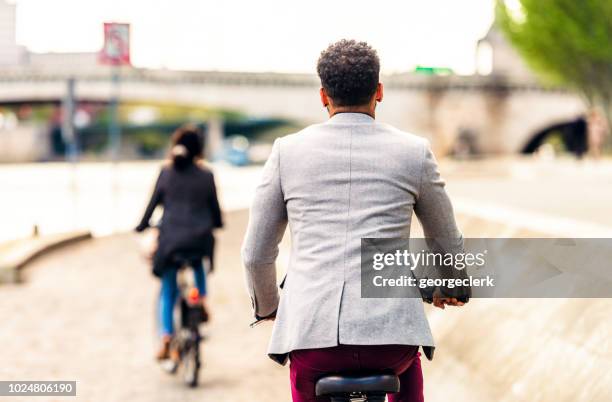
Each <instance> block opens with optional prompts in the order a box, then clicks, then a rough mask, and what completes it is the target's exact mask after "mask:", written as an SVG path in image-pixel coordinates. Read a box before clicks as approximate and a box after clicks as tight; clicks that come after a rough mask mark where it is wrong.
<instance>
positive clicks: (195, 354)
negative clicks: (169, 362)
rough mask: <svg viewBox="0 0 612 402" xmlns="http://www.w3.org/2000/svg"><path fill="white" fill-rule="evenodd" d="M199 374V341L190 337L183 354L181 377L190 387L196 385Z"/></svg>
mask: <svg viewBox="0 0 612 402" xmlns="http://www.w3.org/2000/svg"><path fill="white" fill-rule="evenodd" d="M199 374H200V342H199V340H198V339H197V338H196V339H192V340H191V341H190V342H189V347H188V348H187V350H185V354H184V355H183V379H184V381H185V384H187V385H188V386H190V387H196V386H197V385H198V379H199Z"/></svg>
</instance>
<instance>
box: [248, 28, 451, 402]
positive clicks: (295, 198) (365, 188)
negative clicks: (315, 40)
mask: <svg viewBox="0 0 612 402" xmlns="http://www.w3.org/2000/svg"><path fill="white" fill-rule="evenodd" d="M379 69H380V64H379V59H378V55H377V54H376V51H375V50H373V49H372V48H371V47H370V46H369V45H368V44H367V43H364V42H355V41H348V40H342V41H339V42H337V43H334V44H333V45H331V46H330V47H329V48H327V49H326V50H325V51H323V52H322V53H321V56H320V58H319V61H318V65H317V70H318V74H319V77H320V79H321V84H322V88H321V89H320V97H321V102H322V104H323V106H324V107H325V108H326V109H327V111H328V113H329V116H330V118H329V120H328V121H326V122H325V123H322V124H316V125H312V126H310V127H307V128H305V129H304V130H302V131H300V132H298V133H296V134H293V135H289V136H286V137H283V138H280V139H277V140H276V141H275V143H274V146H273V149H272V153H271V155H270V158H269V159H268V161H267V163H266V165H265V167H264V170H263V179H262V181H261V183H260V185H259V187H258V188H257V191H256V195H255V199H254V201H253V206H252V209H251V216H250V221H249V226H248V229H247V233H246V237H245V240H244V245H243V250H242V256H243V261H244V265H245V267H246V273H247V285H248V290H249V293H250V296H251V301H252V304H253V307H254V310H255V315H256V317H257V318H258V319H275V323H274V329H273V332H272V339H271V341H270V346H269V350H268V353H269V355H270V357H271V358H272V359H274V360H276V361H277V362H279V363H281V364H285V362H286V361H287V360H288V359H289V360H290V362H291V365H290V376H291V392H292V396H293V400H294V401H295V402H303V401H315V400H316V401H320V402H322V401H328V400H329V398H328V397H324V396H316V392H315V384H316V382H317V380H318V379H320V378H321V377H323V376H324V375H326V374H328V373H343V372H362V371H368V370H374V371H390V372H393V373H394V374H395V375H397V376H398V377H399V381H400V387H399V392H398V393H392V394H390V395H389V401H390V402H408V401H410V402H416V401H422V400H423V378H422V373H421V366H420V359H419V356H420V354H419V353H418V349H419V348H422V349H423V350H424V352H425V354H426V356H427V357H428V358H430V359H431V358H432V357H433V349H434V341H433V337H432V334H431V332H430V329H429V325H428V322H427V318H426V316H425V313H424V308H423V302H422V300H421V299H419V298H401V299H400V298H391V297H389V298H362V297H361V293H360V291H361V286H360V285H361V282H360V279H361V271H360V261H361V260H360V257H361V255H360V246H361V239H362V238H407V237H409V236H410V227H411V219H412V214H413V211H414V212H415V213H416V216H417V217H418V218H419V220H420V222H421V224H422V226H423V230H424V232H425V236H426V237H427V238H429V239H435V238H445V239H447V240H448V242H447V244H450V245H452V250H448V251H450V252H452V253H456V252H459V251H460V250H462V249H463V238H462V235H461V232H460V231H459V229H458V228H457V225H456V224H455V218H454V215H453V209H452V206H451V203H450V200H449V198H448V196H447V194H446V191H445V190H444V182H443V181H442V179H441V178H440V174H439V173H438V167H437V163H436V160H435V158H434V156H433V153H432V151H431V149H430V146H429V143H428V142H427V141H426V140H425V139H423V138H420V137H417V136H416V135H413V134H409V133H405V132H402V131H400V130H398V129H396V128H394V127H391V126H389V125H387V124H382V123H379V122H377V121H376V120H375V110H376V105H377V103H378V102H381V101H382V99H383V86H382V84H381V83H380V82H379ZM287 224H288V225H289V227H290V232H291V242H292V246H291V258H290V262H289V266H288V269H287V276H286V278H285V280H284V282H283V288H282V292H281V294H280V295H279V291H278V287H277V284H276V265H275V260H276V257H277V255H278V244H279V242H280V241H281V239H282V237H283V234H284V233H285V228H286V226H287ZM433 302H434V305H436V306H437V307H441V308H444V306H445V305H458V306H460V305H463V303H462V302H461V301H459V300H458V299H457V298H452V297H439V296H436V297H434V300H433Z"/></svg>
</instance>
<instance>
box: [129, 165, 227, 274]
mask: <svg viewBox="0 0 612 402" xmlns="http://www.w3.org/2000/svg"><path fill="white" fill-rule="evenodd" d="M158 205H162V206H163V208H164V212H163V215H162V219H161V225H160V228H159V241H158V248H157V251H156V253H155V256H154V259H153V272H154V273H155V274H156V275H158V276H160V275H161V274H162V273H163V271H164V270H165V269H167V268H168V267H171V266H172V256H173V255H174V253H177V252H189V253H191V254H193V253H194V252H195V253H199V254H201V255H202V256H203V257H204V256H206V257H209V258H210V261H211V269H212V268H213V265H212V263H213V252H214V237H213V235H212V231H213V229H215V228H220V227H222V226H223V222H222V218H221V209H220V208H219V200H218V199H217V189H216V187H215V180H214V176H213V174H212V172H211V171H210V170H208V169H206V168H205V167H202V166H199V165H195V164H194V165H189V166H187V167H186V168H185V169H182V170H178V169H175V168H174V167H172V166H167V167H164V168H163V169H162V170H161V172H160V174H159V177H158V179H157V183H156V184H155V190H154V191H153V195H152V196H151V201H149V205H148V206H147V209H146V211H145V213H144V216H143V217H142V220H141V221H140V224H139V225H138V227H137V228H136V230H138V231H143V230H145V229H146V228H147V227H148V226H149V220H150V219H151V215H152V214H153V211H154V210H155V208H156V207H157V206H158Z"/></svg>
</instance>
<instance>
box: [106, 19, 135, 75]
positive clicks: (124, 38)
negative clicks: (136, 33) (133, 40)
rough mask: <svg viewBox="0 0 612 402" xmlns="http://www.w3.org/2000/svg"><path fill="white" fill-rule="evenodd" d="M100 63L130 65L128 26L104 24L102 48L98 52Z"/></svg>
mask: <svg viewBox="0 0 612 402" xmlns="http://www.w3.org/2000/svg"><path fill="white" fill-rule="evenodd" d="M100 63H102V64H112V65H129V64H130V24H118V23H115V22H105V23H104V47H103V48H102V50H101V51H100Z"/></svg>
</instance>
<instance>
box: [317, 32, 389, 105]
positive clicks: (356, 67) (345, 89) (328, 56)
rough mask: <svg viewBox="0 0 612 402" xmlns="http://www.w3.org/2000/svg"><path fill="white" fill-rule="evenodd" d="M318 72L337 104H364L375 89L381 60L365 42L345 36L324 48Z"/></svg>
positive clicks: (324, 86) (325, 87)
mask: <svg viewBox="0 0 612 402" xmlns="http://www.w3.org/2000/svg"><path fill="white" fill-rule="evenodd" d="M317 73H318V74H319V78H320V79H321V85H322V86H323V88H324V89H325V91H326V92H327V95H328V96H329V97H330V98H331V99H332V101H333V102H334V105H336V106H359V105H365V104H367V103H368V102H369V101H370V99H372V96H373V95H374V93H375V92H376V86H377V84H378V75H379V73H380V60H379V59H378V54H377V53H376V50H374V49H372V47H371V46H370V45H368V44H367V43H366V42H357V41H355V40H347V39H342V40H340V41H338V42H336V43H332V44H331V45H329V47H328V48H327V49H325V50H324V51H322V52H321V56H320V57H319V61H318V63H317Z"/></svg>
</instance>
